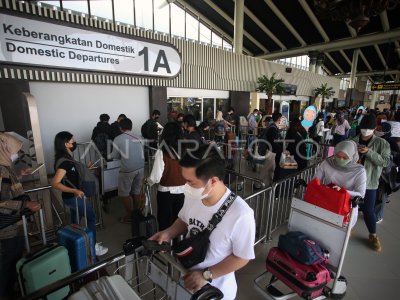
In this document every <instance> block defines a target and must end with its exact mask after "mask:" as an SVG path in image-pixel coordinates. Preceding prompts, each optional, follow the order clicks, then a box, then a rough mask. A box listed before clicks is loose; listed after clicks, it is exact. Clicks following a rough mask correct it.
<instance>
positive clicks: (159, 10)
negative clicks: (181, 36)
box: [154, 0, 169, 34]
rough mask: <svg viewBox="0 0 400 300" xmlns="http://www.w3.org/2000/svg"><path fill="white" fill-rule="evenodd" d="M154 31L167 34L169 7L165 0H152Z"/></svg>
mask: <svg viewBox="0 0 400 300" xmlns="http://www.w3.org/2000/svg"><path fill="white" fill-rule="evenodd" d="M154 30H157V31H160V32H165V33H168V34H169V5H168V4H167V1H166V0H154Z"/></svg>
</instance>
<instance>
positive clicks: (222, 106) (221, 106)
mask: <svg viewBox="0 0 400 300" xmlns="http://www.w3.org/2000/svg"><path fill="white" fill-rule="evenodd" d="M227 105H228V99H216V110H220V111H222V112H223V113H224V116H225V114H226V113H227V112H228V109H229V107H227Z"/></svg>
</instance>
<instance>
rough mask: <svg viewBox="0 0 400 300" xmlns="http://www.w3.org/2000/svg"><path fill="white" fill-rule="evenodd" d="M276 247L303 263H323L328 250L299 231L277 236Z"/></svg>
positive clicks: (327, 255) (326, 257) (327, 256)
mask: <svg viewBox="0 0 400 300" xmlns="http://www.w3.org/2000/svg"><path fill="white" fill-rule="evenodd" d="M278 248H280V249H281V250H283V251H285V252H287V253H288V254H289V255H290V256H291V257H293V258H294V259H296V260H297V261H298V262H300V263H302V264H305V265H314V264H320V263H324V262H326V261H327V260H328V258H329V251H328V250H326V249H324V248H322V247H321V245H320V244H319V243H318V242H316V241H314V240H312V239H311V238H310V237H308V236H307V235H306V234H304V233H302V232H300V231H290V232H288V233H287V234H281V235H280V236H279V242H278Z"/></svg>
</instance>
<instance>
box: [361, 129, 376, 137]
mask: <svg viewBox="0 0 400 300" xmlns="http://www.w3.org/2000/svg"><path fill="white" fill-rule="evenodd" d="M373 133H374V129H361V135H362V136H370V135H372V134H373Z"/></svg>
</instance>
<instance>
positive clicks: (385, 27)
mask: <svg viewBox="0 0 400 300" xmlns="http://www.w3.org/2000/svg"><path fill="white" fill-rule="evenodd" d="M379 17H380V19H381V24H382V28H383V31H389V30H390V24H389V18H388V16H387V12H386V10H384V11H383V12H381V13H380V14H379ZM394 46H395V49H398V50H397V55H398V56H399V58H400V44H399V42H398V41H394Z"/></svg>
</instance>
